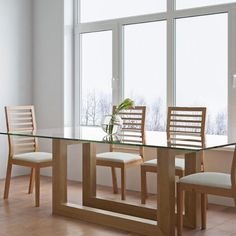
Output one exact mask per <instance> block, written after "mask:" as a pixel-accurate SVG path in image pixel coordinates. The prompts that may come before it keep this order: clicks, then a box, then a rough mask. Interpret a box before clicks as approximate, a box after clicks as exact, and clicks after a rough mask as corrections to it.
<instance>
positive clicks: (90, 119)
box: [81, 90, 227, 135]
mask: <svg viewBox="0 0 236 236" xmlns="http://www.w3.org/2000/svg"><path fill="white" fill-rule="evenodd" d="M129 97H130V98H131V99H133V100H134V102H135V105H139V106H147V115H146V129H147V130H150V131H165V127H166V110H165V108H164V105H163V99H162V98H161V97H159V98H157V99H156V101H155V102H152V103H148V102H147V101H146V99H145V98H144V97H142V96H129ZM111 112H112V101H111V95H110V94H103V93H99V94H98V93H96V91H95V90H93V91H89V92H88V93H87V96H86V97H83V102H82V122H81V123H82V125H86V126H100V125H101V120H102V118H103V117H104V116H105V115H108V114H111ZM206 134H211V135H226V134H227V112H226V111H225V110H224V111H218V112H217V113H216V114H215V113H212V112H210V110H208V114H207V121H206Z"/></svg>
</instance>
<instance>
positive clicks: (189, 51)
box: [176, 14, 228, 135]
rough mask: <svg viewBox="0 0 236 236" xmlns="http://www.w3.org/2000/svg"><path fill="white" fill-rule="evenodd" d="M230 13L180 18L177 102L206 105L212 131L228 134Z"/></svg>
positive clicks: (209, 126)
mask: <svg viewBox="0 0 236 236" xmlns="http://www.w3.org/2000/svg"><path fill="white" fill-rule="evenodd" d="M227 21H228V15H227V14H216V15H207V16H198V17H191V18H189V17H188V18H182V19H177V20H176V105H178V106H186V105H187V106H206V107H207V126H206V132H207V133H208V134H217V135H226V134H227V103H228V102H227V99H228V22H227Z"/></svg>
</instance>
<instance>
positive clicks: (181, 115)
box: [170, 113, 202, 118]
mask: <svg viewBox="0 0 236 236" xmlns="http://www.w3.org/2000/svg"><path fill="white" fill-rule="evenodd" d="M174 116H179V117H199V118H200V117H202V115H195V114H173V113H172V114H170V117H174Z"/></svg>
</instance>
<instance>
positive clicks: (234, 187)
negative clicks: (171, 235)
mask: <svg viewBox="0 0 236 236" xmlns="http://www.w3.org/2000/svg"><path fill="white" fill-rule="evenodd" d="M185 191H191V192H195V193H200V194H201V217H202V229H205V228H206V196H207V194H212V195H218V196H223V197H231V198H233V199H234V203H235V205H236V146H235V149H234V155H233V161H232V166H231V174H225V173H218V172H200V173H196V174H191V175H188V176H184V177H182V178H180V179H179V181H178V182H177V226H178V230H177V232H178V236H181V235H182V228H183V202H184V201H183V196H184V192H185Z"/></svg>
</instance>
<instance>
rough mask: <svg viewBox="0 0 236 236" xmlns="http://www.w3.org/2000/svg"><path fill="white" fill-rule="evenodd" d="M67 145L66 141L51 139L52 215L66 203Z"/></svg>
mask: <svg viewBox="0 0 236 236" xmlns="http://www.w3.org/2000/svg"><path fill="white" fill-rule="evenodd" d="M67 143H68V141H66V140H59V139H53V169H52V171H53V174H52V176H53V179H52V181H53V184H52V186H53V191H52V194H53V201H52V202H53V204H52V205H53V213H56V212H57V210H58V209H59V207H60V205H61V204H62V203H66V202H67Z"/></svg>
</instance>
